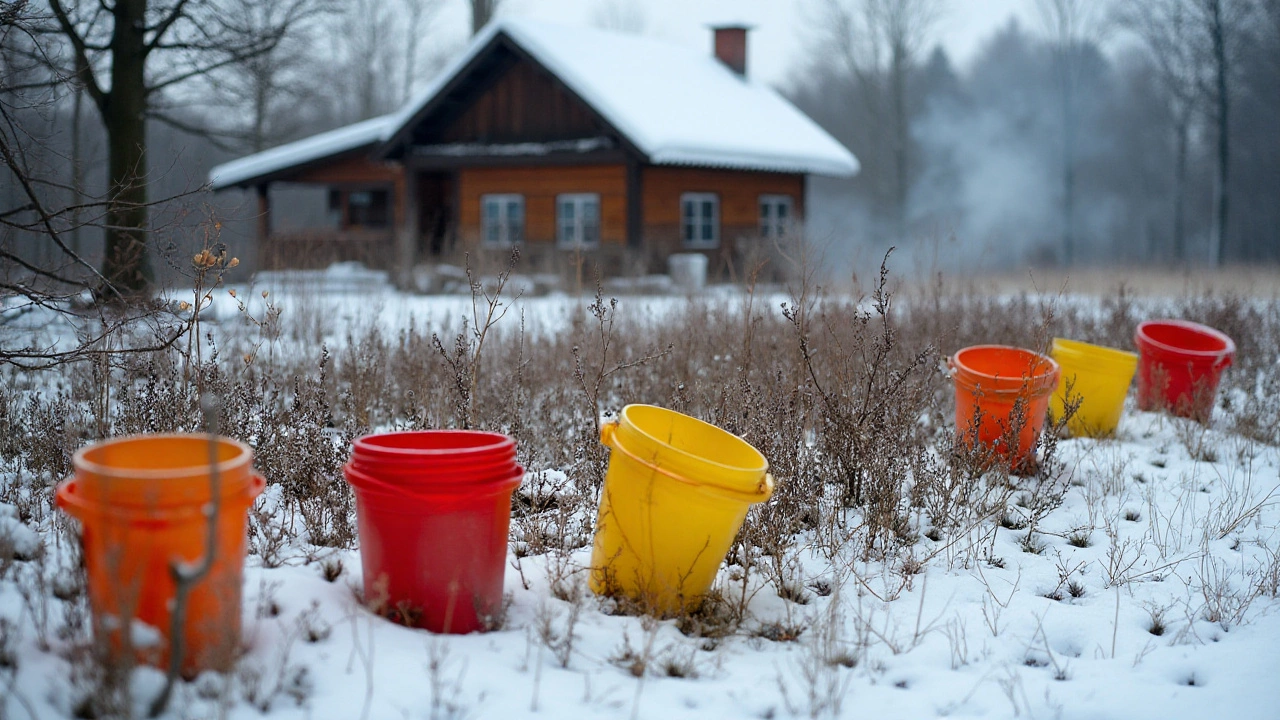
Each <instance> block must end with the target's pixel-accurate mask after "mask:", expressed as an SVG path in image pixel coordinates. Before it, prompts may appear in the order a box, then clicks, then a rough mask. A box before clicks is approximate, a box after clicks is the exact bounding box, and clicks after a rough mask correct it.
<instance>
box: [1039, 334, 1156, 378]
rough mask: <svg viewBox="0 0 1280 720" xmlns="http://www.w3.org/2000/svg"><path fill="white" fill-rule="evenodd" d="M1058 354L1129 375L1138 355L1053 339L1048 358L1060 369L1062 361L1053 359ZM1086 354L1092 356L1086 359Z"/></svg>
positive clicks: (1107, 347) (1099, 346) (1067, 339)
mask: <svg viewBox="0 0 1280 720" xmlns="http://www.w3.org/2000/svg"><path fill="white" fill-rule="evenodd" d="M1058 353H1062V354H1063V355H1067V356H1069V357H1070V358H1072V359H1076V358H1079V359H1087V360H1089V361H1090V362H1093V363H1098V364H1101V365H1105V366H1108V367H1112V368H1115V369H1117V370H1122V371H1123V372H1124V373H1129V374H1132V372H1133V369H1134V368H1136V367H1137V364H1138V353H1135V352H1130V351H1129V350H1122V349H1120V348H1113V347H1110V346H1107V345H1097V344H1095V343H1090V342H1085V341H1083V340H1072V339H1070V338H1060V337H1056V338H1054V339H1053V346H1052V348H1051V350H1050V356H1051V357H1053V359H1054V361H1056V362H1057V363H1058V365H1059V367H1061V366H1062V361H1061V360H1059V359H1058V358H1057V357H1055V356H1056V355H1057V354H1058ZM1086 354H1089V355H1092V357H1089V358H1086V357H1085V355H1086ZM1117 374H1120V373H1117Z"/></svg>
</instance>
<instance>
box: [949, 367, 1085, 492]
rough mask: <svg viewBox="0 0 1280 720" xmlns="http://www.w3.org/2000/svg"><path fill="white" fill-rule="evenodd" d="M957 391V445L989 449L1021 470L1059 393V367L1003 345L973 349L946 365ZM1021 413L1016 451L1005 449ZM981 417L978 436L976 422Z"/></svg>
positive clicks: (1033, 452) (1032, 450) (1033, 450)
mask: <svg viewBox="0 0 1280 720" xmlns="http://www.w3.org/2000/svg"><path fill="white" fill-rule="evenodd" d="M947 365H948V366H949V367H950V368H951V376H952V378H953V379H954V380H955V385H956V430H957V432H958V433H959V437H960V440H961V442H964V443H965V444H966V445H970V446H972V444H973V443H974V442H976V443H978V444H979V445H982V446H984V447H988V448H991V449H992V450H994V451H995V452H996V453H997V454H999V455H1000V456H1002V457H1008V458H1009V464H1010V465H1011V466H1012V467H1014V468H1019V467H1022V466H1024V465H1026V464H1027V463H1028V461H1029V460H1031V459H1032V458H1033V456H1034V455H1035V446H1036V439H1037V438H1039V437H1040V432H1041V431H1042V430H1043V429H1044V419H1045V414H1046V413H1047V412H1048V409H1049V396H1050V395H1052V394H1053V391H1054V389H1056V388H1057V387H1058V376H1059V375H1060V374H1061V371H1060V370H1059V368H1058V363H1056V362H1054V360H1053V358H1050V357H1048V356H1045V355H1041V354H1040V353H1036V352H1032V351H1030V350H1023V349H1021V348H1016V347H1008V346H1006V345H974V346H973V347H967V348H965V349H963V350H960V351H959V352H957V353H956V354H955V355H952V356H951V358H950V359H949V360H948V361H947ZM1019 406H1021V407H1022V408H1025V413H1026V416H1025V419H1024V421H1023V423H1022V427H1021V428H1020V429H1019V431H1018V446H1017V447H1016V448H1011V447H1008V445H1007V444H1006V440H1005V435H1006V434H1007V433H1008V431H1009V429H1010V427H1011V426H1012V424H1013V415H1014V409H1015V407H1019ZM975 415H978V416H979V421H978V427H977V431H976V432H975V431H974V427H973V426H974V417H975Z"/></svg>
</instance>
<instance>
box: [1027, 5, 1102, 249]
mask: <svg viewBox="0 0 1280 720" xmlns="http://www.w3.org/2000/svg"><path fill="white" fill-rule="evenodd" d="M1037 5H1038V7H1039V9H1040V15H1041V18H1042V19H1043V21H1044V25H1045V28H1046V29H1047V30H1048V32H1049V39H1050V44H1051V46H1052V48H1053V57H1054V70H1055V73H1056V75H1057V80H1058V92H1059V100H1060V105H1059V110H1060V111H1061V113H1062V116H1061V117H1062V260H1063V264H1064V265H1066V266H1067V267H1070V266H1071V265H1072V264H1073V263H1074V262H1075V255H1076V247H1075V245H1076V237H1075V220H1076V217H1075V200H1076V131H1077V125H1078V117H1077V115H1078V107H1077V103H1078V100H1077V94H1078V90H1079V86H1080V74H1081V70H1082V67H1081V65H1082V63H1081V61H1082V58H1083V55H1084V53H1083V50H1084V47H1085V45H1086V43H1090V42H1093V41H1095V40H1096V39H1097V37H1098V35H1099V33H1100V31H1101V27H1102V26H1101V22H1100V21H1101V19H1102V15H1101V13H1100V4H1099V3H1097V2H1095V1H1094V0H1037Z"/></svg>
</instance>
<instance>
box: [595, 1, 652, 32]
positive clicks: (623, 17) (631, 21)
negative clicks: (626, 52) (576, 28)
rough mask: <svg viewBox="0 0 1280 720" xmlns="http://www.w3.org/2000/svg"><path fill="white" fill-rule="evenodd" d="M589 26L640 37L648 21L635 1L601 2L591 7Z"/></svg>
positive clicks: (642, 9)
mask: <svg viewBox="0 0 1280 720" xmlns="http://www.w3.org/2000/svg"><path fill="white" fill-rule="evenodd" d="M591 24H592V25H595V26H596V27H598V28H602V29H604V30H612V31H614V32H620V33H628V34H631V35H642V34H644V31H645V28H646V27H647V26H648V24H649V19H648V17H647V16H646V15H645V11H644V8H643V7H641V6H640V5H639V4H638V3H637V2H636V0H602V1H601V2H598V3H596V4H594V5H592V8H591Z"/></svg>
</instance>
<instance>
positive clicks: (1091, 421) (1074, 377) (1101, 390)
mask: <svg viewBox="0 0 1280 720" xmlns="http://www.w3.org/2000/svg"><path fill="white" fill-rule="evenodd" d="M1051 354H1052V355H1053V359H1054V360H1057V361H1058V365H1060V366H1061V367H1062V378H1061V379H1060V380H1059V381H1058V389H1057V391H1056V392H1054V394H1053V398H1052V400H1051V401H1050V405H1049V412H1050V413H1051V414H1052V416H1053V417H1062V413H1063V403H1064V401H1065V398H1064V395H1065V393H1066V388H1067V383H1069V382H1074V383H1075V384H1074V386H1073V387H1072V392H1073V394H1074V395H1077V396H1079V398H1080V408H1079V409H1078V410H1076V414H1075V415H1073V416H1072V418H1071V420H1069V421H1068V422H1067V430H1069V431H1070V432H1071V434H1072V435H1076V436H1087V437H1105V436H1107V435H1112V434H1114V433H1115V431H1116V425H1118V424H1119V423H1120V413H1121V412H1122V411H1123V410H1124V397H1125V395H1127V394H1128V393H1129V383H1130V382H1132V381H1133V372H1134V370H1135V369H1136V368H1137V367H1138V355H1137V354H1136V353H1131V352H1127V351H1125V350H1116V349H1115V348H1109V347H1102V346H1101V345H1090V344H1089V343H1083V342H1079V341H1076V340H1064V339H1063V338H1054V339H1053V351H1052V353H1051Z"/></svg>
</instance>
